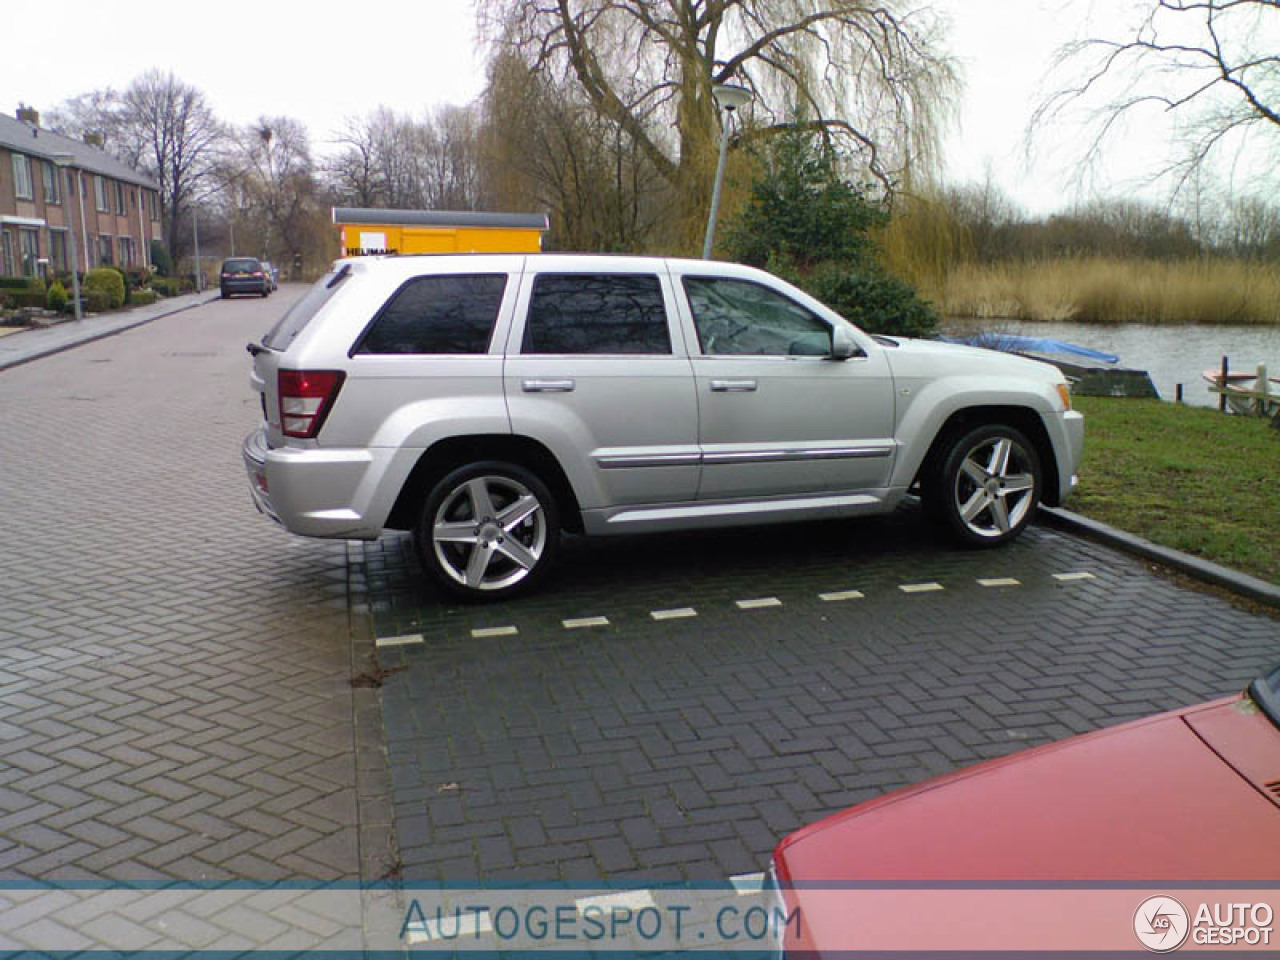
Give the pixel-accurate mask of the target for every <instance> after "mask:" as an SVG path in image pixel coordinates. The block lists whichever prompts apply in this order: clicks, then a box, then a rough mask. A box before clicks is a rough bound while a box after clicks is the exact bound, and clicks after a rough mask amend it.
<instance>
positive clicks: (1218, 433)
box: [1066, 397, 1280, 583]
mask: <svg viewBox="0 0 1280 960" xmlns="http://www.w3.org/2000/svg"><path fill="white" fill-rule="evenodd" d="M1073 402H1074V404H1075V407H1076V409H1077V410H1080V411H1082V412H1083V413H1084V415H1085V453H1084V463H1083V465H1082V466H1081V469H1080V486H1079V487H1078V488H1077V490H1076V492H1075V493H1074V494H1072V496H1071V497H1070V498H1069V499H1068V500H1067V503H1066V506H1067V508H1068V509H1070V510H1074V511H1076V512H1077V513H1082V514H1084V515H1085V516H1088V517H1092V518H1094V519H1096V520H1101V521H1102V522H1103V523H1109V524H1111V525H1112V526H1114V527H1119V528H1120V529H1121V530H1127V531H1129V532H1130V533H1136V534H1138V535H1139V536H1142V537H1146V538H1147V539H1148V540H1151V541H1153V542H1155V543H1159V544H1163V545H1164V546H1167V547H1173V548H1174V549H1176V550H1182V551H1183V552H1185V553H1191V554H1195V555H1196V556H1200V557H1204V558H1205V559H1207V560H1212V561H1214V562H1216V563H1221V564H1223V565H1224V566H1227V567H1231V568H1233V569H1235V570H1240V571H1242V572H1244V573H1249V574H1252V575H1253V576H1255V577H1260V578H1261V579H1263V580H1267V581H1270V582H1271V583H1280V430H1274V429H1272V428H1271V426H1270V425H1269V423H1268V421H1267V420H1265V419H1262V418H1260V417H1233V416H1228V415H1227V414H1224V413H1219V412H1218V411H1217V410H1213V409H1205V408H1202V407H1185V406H1177V405H1175V404H1172V403H1163V402H1161V401H1159V400H1129V399H1112V398H1104V397H1076V398H1074V400H1073Z"/></svg>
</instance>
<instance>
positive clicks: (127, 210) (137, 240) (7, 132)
mask: <svg viewBox="0 0 1280 960" xmlns="http://www.w3.org/2000/svg"><path fill="white" fill-rule="evenodd" d="M161 235H162V234H161V221H160V185H159V184H158V183H156V182H155V181H154V180H152V179H151V178H150V177H147V176H145V175H143V174H141V173H139V172H138V171H136V170H134V169H132V168H130V167H129V166H128V165H126V164H124V163H122V162H120V161H119V160H117V159H116V158H115V157H113V156H111V155H110V154H108V153H106V152H105V151H104V150H101V149H99V148H98V147H97V146H94V145H92V144H89V143H82V142H81V141H79V140H73V139H71V138H69V137H64V136H61V135H59V134H56V133H53V132H52V131H50V130H43V129H41V128H40V114H39V113H37V112H36V111H35V110H33V109H30V108H29V107H22V106H19V108H18V116H17V117H10V116H8V115H6V114H3V113H0V276H23V275H25V276H37V275H39V274H40V273H41V272H42V270H44V269H45V268H46V266H47V269H48V270H50V271H59V270H70V269H71V252H70V246H69V245H70V244H71V243H72V242H74V243H75V244H76V262H77V266H78V267H79V268H80V271H81V272H83V271H85V270H88V269H90V268H92V267H98V266H104V265H115V266H119V267H125V268H129V267H142V266H146V265H147V264H148V262H149V261H150V249H151V248H150V244H151V241H152V240H156V239H160V238H161ZM42 261H44V262H42Z"/></svg>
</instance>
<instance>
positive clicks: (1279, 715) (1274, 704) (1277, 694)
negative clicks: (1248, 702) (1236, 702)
mask: <svg viewBox="0 0 1280 960" xmlns="http://www.w3.org/2000/svg"><path fill="white" fill-rule="evenodd" d="M1249 696H1250V697H1252V698H1253V702H1254V703H1256V704H1257V705H1258V707H1259V708H1260V709H1261V710H1262V712H1263V713H1265V714H1266V715H1267V717H1269V718H1270V720H1271V722H1272V723H1274V724H1275V725H1276V726H1277V727H1280V666H1275V667H1272V668H1271V670H1270V671H1269V672H1267V673H1263V674H1262V675H1261V676H1259V677H1258V678H1257V679H1256V680H1254V681H1253V683H1251V684H1249Z"/></svg>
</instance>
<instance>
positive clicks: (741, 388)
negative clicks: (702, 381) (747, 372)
mask: <svg viewBox="0 0 1280 960" xmlns="http://www.w3.org/2000/svg"><path fill="white" fill-rule="evenodd" d="M755 389H756V382H755V381H754V380H712V381H711V390H712V392H714V393H754V392H755Z"/></svg>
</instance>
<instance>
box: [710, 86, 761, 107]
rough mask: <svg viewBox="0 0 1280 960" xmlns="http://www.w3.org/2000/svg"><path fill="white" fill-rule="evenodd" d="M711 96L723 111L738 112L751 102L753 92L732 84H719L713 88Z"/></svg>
mask: <svg viewBox="0 0 1280 960" xmlns="http://www.w3.org/2000/svg"><path fill="white" fill-rule="evenodd" d="M711 95H712V96H713V97H715V98H716V103H717V104H719V105H720V108H721V109H722V110H736V109H738V108H739V107H745V106H746V105H747V104H748V103H750V102H751V91H750V90H748V89H747V88H746V87H740V86H737V85H736V84H732V83H717V84H716V85H715V86H714V87H712V88H711Z"/></svg>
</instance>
